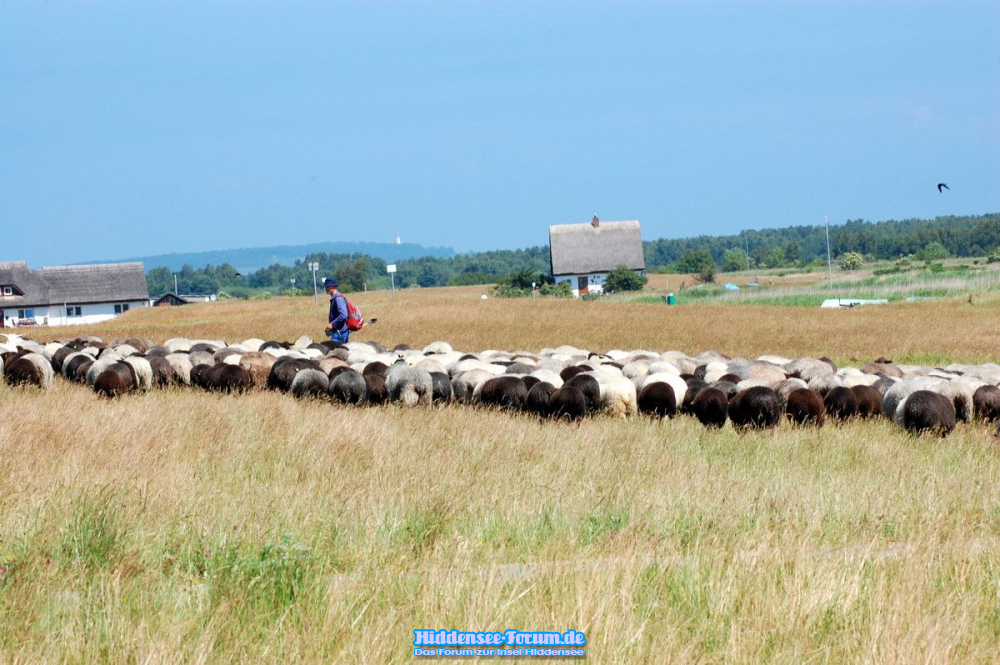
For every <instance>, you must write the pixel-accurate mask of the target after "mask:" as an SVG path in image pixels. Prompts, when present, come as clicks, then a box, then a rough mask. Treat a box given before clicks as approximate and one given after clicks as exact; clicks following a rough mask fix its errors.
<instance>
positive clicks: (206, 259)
mask: <svg viewBox="0 0 1000 665" xmlns="http://www.w3.org/2000/svg"><path fill="white" fill-rule="evenodd" d="M321 253H322V254H364V255H366V256H373V257H376V258H379V259H382V260H383V261H387V262H390V263H391V262H394V261H403V260H404V259H416V258H420V257H423V256H432V257H434V258H449V257H452V256H455V250H453V249H452V248H450V247H424V246H423V245H417V244H414V243H402V244H400V245H396V244H394V243H382V242H319V243H313V244H310V245H282V246H275V247H249V248H243V249H223V250H217V251H210V252H187V253H176V254H158V255H155V256H136V257H131V258H127V259H115V260H113V261H91V262H90V263H116V262H119V261H142V263H143V265H145V267H146V270H151V269H153V268H159V267H164V266H165V267H167V268H169V269H170V270H171V271H178V270H180V269H181V268H182V267H183V266H184V264H187V265H189V266H191V267H192V268H204V267H205V266H210V265H211V266H216V265H222V264H225V263H228V264H229V265H231V266H233V267H234V268H236V269H237V270H239V271H240V272H241V273H243V274H247V273H251V272H254V271H256V270H260V269H261V268H265V267H267V266H272V265H275V264H277V265H284V266H291V265H294V264H295V261H296V260H297V259H299V260H300V259H302V258H303V257H305V256H306V255H307V254H321Z"/></svg>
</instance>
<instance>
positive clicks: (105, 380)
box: [94, 362, 137, 399]
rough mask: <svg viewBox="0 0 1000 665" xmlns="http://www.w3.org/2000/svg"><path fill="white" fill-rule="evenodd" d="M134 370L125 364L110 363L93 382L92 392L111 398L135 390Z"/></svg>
mask: <svg viewBox="0 0 1000 665" xmlns="http://www.w3.org/2000/svg"><path fill="white" fill-rule="evenodd" d="M136 386H137V384H136V379H135V370H134V369H133V368H132V366H131V365H129V364H128V363H126V362H116V363H112V364H111V365H109V366H108V368H107V369H105V370H104V371H103V372H101V373H100V374H99V375H98V377H97V379H96V380H95V381H94V392H96V393H97V394H98V395H100V396H102V397H107V398H109V399H110V398H112V397H118V396H119V395H124V394H125V393H128V392H132V391H133V390H135V389H136Z"/></svg>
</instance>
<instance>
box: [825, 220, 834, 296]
mask: <svg viewBox="0 0 1000 665" xmlns="http://www.w3.org/2000/svg"><path fill="white" fill-rule="evenodd" d="M823 223H824V224H825V225H826V266H827V268H829V270H830V290H831V291H833V258H832V256H831V255H830V220H828V219H827V218H826V215H823Z"/></svg>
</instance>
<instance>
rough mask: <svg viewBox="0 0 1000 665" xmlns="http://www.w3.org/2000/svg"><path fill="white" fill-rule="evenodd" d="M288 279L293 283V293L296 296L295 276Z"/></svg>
mask: <svg viewBox="0 0 1000 665" xmlns="http://www.w3.org/2000/svg"><path fill="white" fill-rule="evenodd" d="M288 281H289V282H291V283H292V295H293V296H294V295H295V278H294V277H292V278H291V279H290V280H288Z"/></svg>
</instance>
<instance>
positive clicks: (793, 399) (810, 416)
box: [785, 388, 826, 427]
mask: <svg viewBox="0 0 1000 665" xmlns="http://www.w3.org/2000/svg"><path fill="white" fill-rule="evenodd" d="M785 415H787V416H788V419H789V420H791V421H792V422H793V423H795V424H796V425H816V426H817V427H819V426H822V425H823V419H824V418H825V416H826V407H825V406H823V400H822V399H821V398H820V396H819V395H818V394H817V393H816V392H814V391H812V390H809V389H808V388H797V389H795V390H793V391H792V392H790V393H788V403H787V404H786V405H785Z"/></svg>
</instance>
